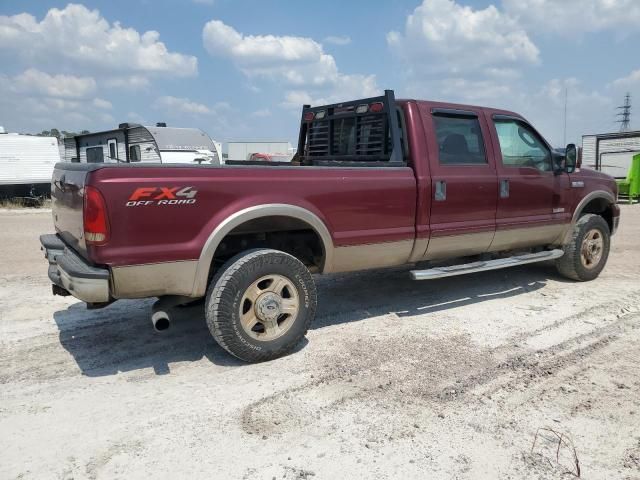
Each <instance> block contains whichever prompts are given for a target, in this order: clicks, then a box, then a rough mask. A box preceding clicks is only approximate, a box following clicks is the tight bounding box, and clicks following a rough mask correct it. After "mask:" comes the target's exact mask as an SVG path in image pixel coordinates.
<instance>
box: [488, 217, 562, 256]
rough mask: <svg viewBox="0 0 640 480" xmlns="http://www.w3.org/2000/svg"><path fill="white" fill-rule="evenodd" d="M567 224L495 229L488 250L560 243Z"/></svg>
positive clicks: (496, 250) (495, 250) (497, 250)
mask: <svg viewBox="0 0 640 480" xmlns="http://www.w3.org/2000/svg"><path fill="white" fill-rule="evenodd" d="M567 227H568V224H563V223H558V224H554V225H542V226H538V227H522V228H511V229H504V230H496V234H495V236H494V238H493V242H491V246H490V247H489V251H490V252H499V251H500V250H512V249H515V248H526V247H536V246H540V245H560V244H561V243H562V238H563V237H564V233H565V231H566V229H567Z"/></svg>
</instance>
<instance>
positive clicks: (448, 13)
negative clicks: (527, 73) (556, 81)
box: [387, 0, 539, 73]
mask: <svg viewBox="0 0 640 480" xmlns="http://www.w3.org/2000/svg"><path fill="white" fill-rule="evenodd" d="M387 42H388V44H389V45H390V46H391V48H392V49H393V51H394V52H396V53H397V54H398V55H399V56H401V57H403V58H405V59H406V60H407V61H408V62H409V63H410V64H411V65H422V66H423V68H424V69H427V70H433V69H445V70H447V71H450V72H454V73H457V72H464V71H470V70H474V69H477V68H480V67H485V66H496V65H501V64H534V63H537V62H538V61H539V50H538V48H537V47H536V45H535V44H534V43H533V42H532V41H531V39H530V38H529V36H528V35H527V33H526V31H525V30H524V29H523V28H522V27H521V26H520V25H519V24H518V22H517V21H516V20H515V19H514V18H512V17H511V16H509V15H506V14H505V13H503V12H501V11H500V10H498V9H497V8H496V7H495V6H493V5H489V6H488V7H487V8H485V9H483V10H474V9H472V8H471V7H467V6H462V5H459V4H458V3H456V2H454V1H453V0H424V1H423V3H422V4H421V5H420V6H418V7H417V8H416V9H415V10H414V11H413V13H412V14H411V15H409V16H408V17H407V21H406V25H405V30H404V32H403V33H398V32H389V33H388V34H387Z"/></svg>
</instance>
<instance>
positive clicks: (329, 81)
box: [202, 20, 379, 106]
mask: <svg viewBox="0 0 640 480" xmlns="http://www.w3.org/2000/svg"><path fill="white" fill-rule="evenodd" d="M202 37H203V42H204V46H205V48H206V49H207V51H208V52H209V53H210V54H211V55H213V56H217V57H224V58H228V59H230V60H231V62H232V63H233V64H234V65H235V66H236V67H237V68H238V69H239V70H240V71H242V72H243V73H244V74H245V75H246V76H247V77H249V79H256V78H260V79H268V80H271V81H273V82H277V83H278V84H283V85H284V86H285V88H287V89H288V90H289V93H288V94H287V100H286V101H285V103H286V104H288V103H289V98H290V97H291V96H292V95H298V94H299V93H300V92H299V91H303V93H304V94H306V95H307V96H308V97H309V98H312V95H313V96H315V97H316V98H331V99H347V98H353V97H360V96H371V95H375V94H376V93H378V92H379V89H378V87H377V85H376V79H375V75H360V74H345V73H342V72H340V71H339V69H338V66H337V65H336V61H335V59H334V58H333V56H332V55H329V54H327V53H325V52H324V49H323V47H322V44H320V43H318V42H316V41H315V40H313V39H311V38H307V37H294V36H275V35H244V34H242V33H240V32H238V31H236V30H235V29H234V28H233V27H230V26H229V25H226V24H224V23H223V22H221V21H219V20H212V21H210V22H208V23H207V24H206V25H205V27H204V29H203V32H202ZM298 106H299V105H298Z"/></svg>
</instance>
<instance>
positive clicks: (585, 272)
mask: <svg viewBox="0 0 640 480" xmlns="http://www.w3.org/2000/svg"><path fill="white" fill-rule="evenodd" d="M610 244H611V238H610V232H609V225H608V224H607V222H606V221H605V220H604V218H602V217H601V216H599V215H593V214H587V215H583V216H582V217H580V219H579V220H578V221H577V222H576V224H575V226H574V229H573V232H572V235H571V240H570V241H569V243H567V244H566V245H565V247H564V255H563V256H562V257H561V258H559V259H558V260H557V262H556V265H557V267H558V271H559V272H560V273H561V274H562V275H564V276H565V277H568V278H571V279H573V280H579V281H587V280H593V279H594V278H596V277H597V276H598V275H600V272H601V271H602V269H603V268H604V266H605V264H606V263H607V258H608V257H609V247H610Z"/></svg>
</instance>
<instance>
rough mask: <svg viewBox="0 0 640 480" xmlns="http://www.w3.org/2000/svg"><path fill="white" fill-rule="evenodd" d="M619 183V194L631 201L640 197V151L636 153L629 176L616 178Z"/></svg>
mask: <svg viewBox="0 0 640 480" xmlns="http://www.w3.org/2000/svg"><path fill="white" fill-rule="evenodd" d="M616 182H617V184H618V196H619V197H620V198H627V199H628V200H629V203H633V202H634V201H637V200H639V199H640V153H639V154H638V155H634V157H633V159H632V160H631V166H630V167H629V171H628V172H627V178H625V179H624V180H616Z"/></svg>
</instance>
